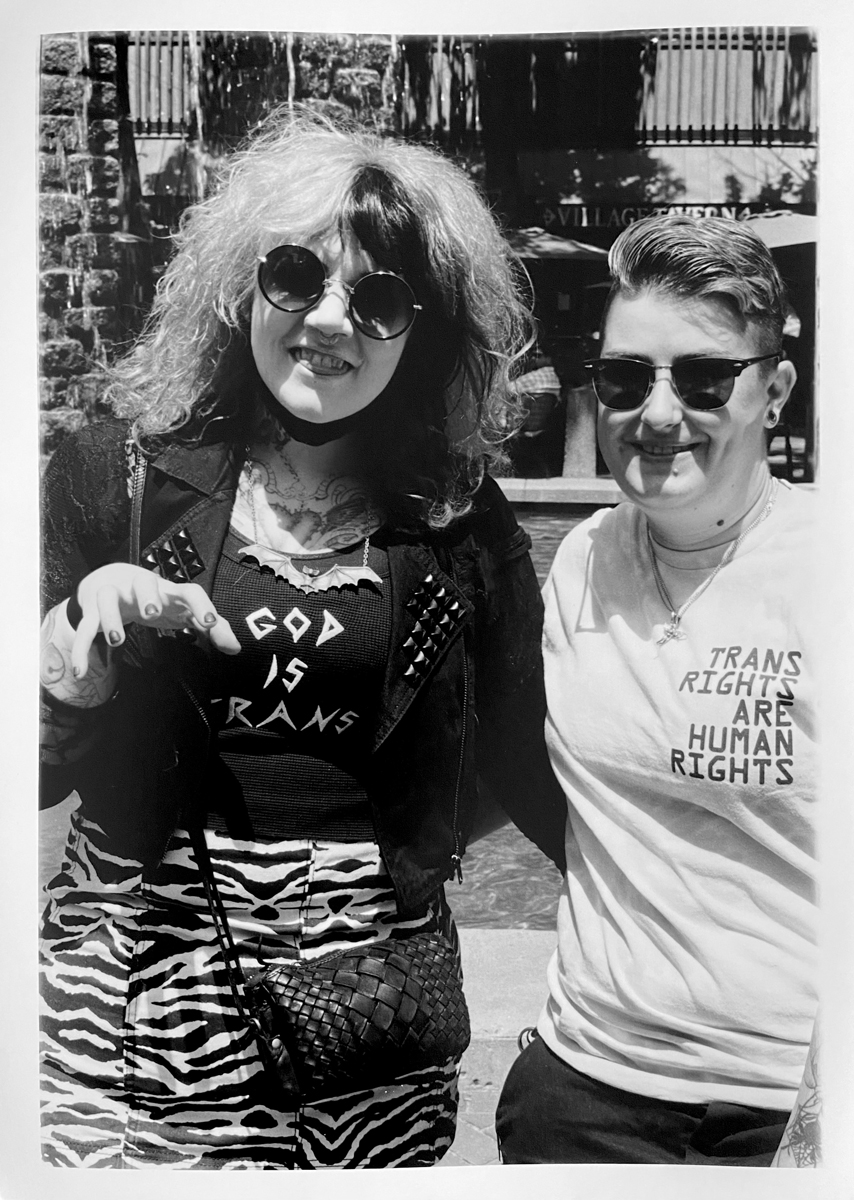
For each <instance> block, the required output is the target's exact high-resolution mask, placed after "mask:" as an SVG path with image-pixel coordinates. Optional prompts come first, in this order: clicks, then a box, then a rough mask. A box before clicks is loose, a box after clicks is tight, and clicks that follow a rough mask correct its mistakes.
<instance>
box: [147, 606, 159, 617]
mask: <svg viewBox="0 0 854 1200" xmlns="http://www.w3.org/2000/svg"><path fill="white" fill-rule="evenodd" d="M145 615H146V616H147V617H156V616H157V605H156V604H146V606H145Z"/></svg>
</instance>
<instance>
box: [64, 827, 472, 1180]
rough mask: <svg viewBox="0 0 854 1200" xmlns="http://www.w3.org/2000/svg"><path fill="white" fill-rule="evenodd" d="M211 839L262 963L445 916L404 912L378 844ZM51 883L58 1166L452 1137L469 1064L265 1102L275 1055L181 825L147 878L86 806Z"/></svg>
mask: <svg viewBox="0 0 854 1200" xmlns="http://www.w3.org/2000/svg"><path fill="white" fill-rule="evenodd" d="M207 840H208V845H209V848H210V854H211V860H212V863H213V867H214V871H215V874H216V880H217V885H218V887H219V890H220V892H221V895H222V899H223V903H224V905H225V907H226V910H227V912H228V917H229V924H230V926H231V929H232V933H233V935H234V939H235V942H236V944H237V946H238V949H239V951H240V955H241V961H242V965H243V967H244V970H246V971H247V972H248V973H251V972H252V971H254V970H257V969H258V968H259V966H265V965H271V964H273V963H275V962H277V961H280V960H288V959H290V960H292V959H293V958H294V957H295V956H297V957H301V958H314V957H317V956H319V955H322V954H328V953H329V952H331V951H333V950H340V949H344V948H345V947H347V946H353V945H362V944H365V943H368V942H371V941H376V940H379V939H382V938H387V937H400V936H405V935H406V934H407V933H408V932H414V931H415V930H416V929H419V928H421V927H423V926H424V925H425V924H427V923H428V922H429V921H432V920H435V916H436V914H435V913H427V914H425V915H424V916H422V917H419V918H417V919H414V920H408V921H404V920H401V919H399V918H398V917H397V915H396V906H395V898H394V893H393V891H392V887H391V882H390V880H389V877H388V874H387V872H386V869H385V867H384V865H383V862H382V859H381V857H380V854H379V849H378V847H377V846H376V844H375V843H373V842H358V843H328V842H326V843H324V842H316V841H286V842H272V843H258V842H243V841H234V840H232V839H230V838H227V837H223V836H220V835H219V834H217V833H212V832H210V831H209V832H208V834H207ZM47 891H48V896H49V900H48V905H47V909H46V911H45V916H44V926H43V939H42V1042H43V1046H42V1144H43V1151H42V1154H43V1158H44V1160H45V1161H46V1162H47V1163H50V1164H52V1165H55V1166H80V1167H119V1168H136V1167H153V1166H169V1167H173V1168H186V1169H192V1168H203V1169H208V1170H210V1169H216V1168H225V1169H232V1170H234V1169H266V1170H274V1169H308V1170H311V1169H316V1168H323V1167H349V1168H355V1167H402V1166H429V1165H431V1164H432V1163H434V1162H435V1161H436V1160H437V1159H439V1158H441V1157H442V1155H443V1154H444V1153H445V1152H446V1151H447V1150H448V1148H449V1147H450V1145H451V1142H452V1141H453V1138H454V1131H455V1123H456V1110H457V1076H458V1073H459V1063H458V1062H457V1061H455V1060H449V1061H448V1062H447V1063H446V1064H445V1065H444V1066H442V1067H430V1068H427V1069H425V1070H421V1071H416V1072H412V1073H410V1074H407V1075H403V1076H401V1077H400V1078H399V1079H398V1080H397V1081H396V1082H395V1083H394V1084H393V1085H391V1086H388V1087H381V1088H372V1089H369V1090H365V1091H359V1092H353V1093H350V1094H348V1095H345V1096H337V1097H332V1098H327V1099H324V1100H322V1101H315V1102H312V1103H311V1104H306V1105H304V1106H303V1107H301V1108H300V1109H299V1110H298V1111H297V1112H289V1113H280V1112H275V1111H272V1110H271V1109H269V1108H268V1107H265V1105H264V1103H263V1100H262V1097H263V1090H262V1085H263V1071H262V1067H261V1063H260V1060H259V1058H258V1055H257V1052H256V1050H255V1048H254V1043H253V1040H252V1037H251V1035H250V1034H249V1032H248V1031H247V1030H246V1028H245V1026H244V1025H243V1024H242V1022H241V1020H240V1018H239V1017H238V1015H237V1013H236V1011H235V1008H234V1004H233V998H232V995H231V990H230V988H229V985H228V980H227V977H226V974H225V970H224V968H223V965H222V955H221V953H220V949H219V945H218V942H217V939H216V934H215V931H214V929H213V926H212V923H211V920H210V913H209V910H208V907H207V902H206V900H205V896H204V891H203V888H202V883H201V877H200V874H199V870H198V867H197V866H196V863H195V859H194V857H193V853H192V849H191V846H190V842H189V838H188V837H187V835H186V833H184V832H183V831H180V830H179V831H178V832H177V833H176V834H175V836H174V838H173V840H172V842H171V844H170V848H169V851H168V853H167V855H166V857H165V858H164V860H163V862H162V863H161V864H160V865H159V867H158V868H157V869H156V871H154V872H153V873H150V872H149V873H146V874H145V875H143V872H142V870H141V866H140V864H139V863H138V862H135V861H132V860H127V859H120V858H116V857H115V856H114V855H112V854H111V853H110V852H109V849H108V847H107V845H106V842H105V839H104V836H103V834H102V832H101V830H100V829H99V828H98V826H96V825H93V824H92V823H91V822H88V821H87V820H86V819H85V818H83V817H82V816H81V815H80V814H79V813H76V814H75V815H74V816H73V818H72V829H71V834H70V837H69V841H68V846H67V849H66V855H65V860H64V862H63V864H62V868H61V870H60V873H59V874H58V875H57V876H56V877H55V878H54V879H53V881H52V882H51V883H50V884H49V886H48V889H47ZM445 915H446V916H447V910H446V909H445ZM447 919H448V921H450V918H449V916H448V917H447ZM259 954H260V956H261V958H260V959H259ZM262 959H263V961H262Z"/></svg>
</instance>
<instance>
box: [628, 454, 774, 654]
mask: <svg viewBox="0 0 854 1200" xmlns="http://www.w3.org/2000/svg"><path fill="white" fill-rule="evenodd" d="M777 486H778V485H777V480H776V478H772V481H771V495H770V496H769V497H768V503H767V504H766V505H765V507H764V508H763V509H762V512H761V513H760V514H759V516H758V517H757V518H756V520H755V521H752V522H751V524H750V525H748V527H747V528H746V529H745V530H744V532H743V533H740V534H739V535H738V537H737V538H736V539H735V541H734V542H731V543H730V545H729V546H727V548H726V550H725V552H724V556H723V558H722V559H721V561H720V562H719V563H718V565H717V566H716V567H715V569H714V571H712V573H711V575H710V576H709V577H708V579H704V580H703V582H702V583H701V584H700V586H699V587H698V588H697V589H696V591H693V592H692V593H691V595H690V596H689V597H688V599H687V600H686V601H685V603H684V604H683V605H681V607H680V608H677V607H676V605H675V604H674V603H673V601H672V599H671V598H670V593H669V592H668V590H667V588H666V586H665V583H664V580H663V579H662V578H661V571H660V570H659V567H658V559H657V558H656V557H655V547H654V545H653V541H652V534H651V533H650V529H649V521H647V523H646V541H647V545H648V547H649V558H650V562H651V563H652V574H653V576H654V578H655V586H656V587H657V588H658V594H659V596H660V597H661V599H662V601H663V603H664V605H665V607H666V608H667V610H668V611H669V613H670V620H669V621H668V622H667V624H666V625H665V626H664V632H663V633H662V635H661V637H660V638H659V639H658V640H657V642H656V645H657V646H663V645H665V643H666V642H669V641H682V640H683V638H684V637H685V633H684V632H683V630H682V629H681V628H680V623H681V621H682V618H683V616H684V615H685V612H686V610H687V609H689V608H690V607H691V605H692V604H693V603H694V601H695V600H699V599H700V597H701V596H702V594H703V592H705V591H706V590H707V589H708V588H710V587H711V585H712V584H713V583H714V581H715V579H717V577H718V575H720V573H721V571H722V570H723V569H724V567H725V566H726V565H727V563H730V562H732V560H733V559H734V558H735V556H736V553H737V552H738V548H739V546H740V545H741V543H742V542H743V541H744V539H745V538H746V537H747V535H748V534H749V533H752V532H753V530H754V529H755V528H756V526H757V525H760V524H761V523H762V522H763V521H764V520H765V518H766V517H767V516H768V514H769V513H770V512H771V509H772V508H773V507H774V501H775V500H776V499H777Z"/></svg>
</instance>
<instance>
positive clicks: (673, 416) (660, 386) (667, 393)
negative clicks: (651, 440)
mask: <svg viewBox="0 0 854 1200" xmlns="http://www.w3.org/2000/svg"><path fill="white" fill-rule="evenodd" d="M641 420H642V421H643V422H644V424H645V425H648V426H649V427H650V428H651V429H670V428H672V426H674V425H678V424H679V422H680V421H681V420H682V402H681V400H680V399H679V394H678V393H677V391H676V388H675V387H674V384H673V376H672V375H671V373H670V368H669V367H656V368H655V382H654V383H653V385H652V390H651V391H650V393H649V395H648V396H647V398H646V400H644V403H643V408H642V410H641Z"/></svg>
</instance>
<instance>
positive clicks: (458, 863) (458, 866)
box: [451, 629, 469, 883]
mask: <svg viewBox="0 0 854 1200" xmlns="http://www.w3.org/2000/svg"><path fill="white" fill-rule="evenodd" d="M467 634H468V630H465V629H464V630H463V719H462V724H461V728H460V761H459V763H458V765H457V782H456V786H455V788H454V817H453V823H452V829H453V833H454V853H453V854H452V855H451V862H452V864H453V867H454V874H455V875H456V877H457V883H462V881H463V856H462V853H461V850H462V846H461V839H460V829H459V814H460V788H461V787H462V782H463V762H464V759H465V751H466V727H467V725H468V707H469V666H468V653H467V648H466V640H467Z"/></svg>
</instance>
